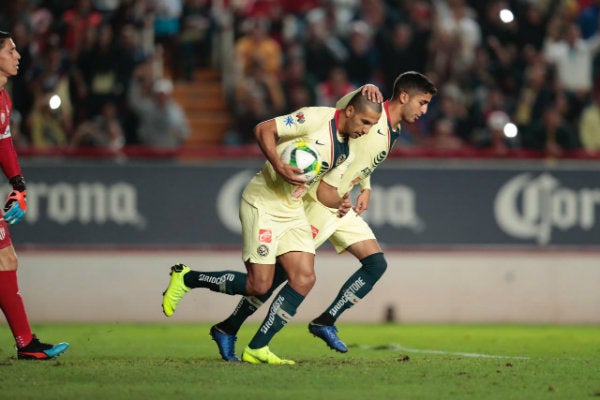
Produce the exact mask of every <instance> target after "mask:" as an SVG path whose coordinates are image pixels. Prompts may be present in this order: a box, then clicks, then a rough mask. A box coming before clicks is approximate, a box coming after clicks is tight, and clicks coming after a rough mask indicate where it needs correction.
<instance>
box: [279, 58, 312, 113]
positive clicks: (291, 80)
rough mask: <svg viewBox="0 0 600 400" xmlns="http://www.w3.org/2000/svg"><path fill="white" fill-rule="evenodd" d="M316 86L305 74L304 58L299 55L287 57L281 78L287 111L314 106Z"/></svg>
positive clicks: (310, 77) (309, 76)
mask: <svg viewBox="0 0 600 400" xmlns="http://www.w3.org/2000/svg"><path fill="white" fill-rule="evenodd" d="M316 86H317V82H316V80H315V79H314V78H313V77H312V76H311V75H309V74H307V72H306V66H305V60H304V58H302V57H301V56H299V55H291V56H288V57H287V63H286V65H285V68H284V69H283V76H282V89H283V94H284V96H285V97H286V109H287V111H290V112H291V111H294V110H297V109H299V108H301V107H304V106H308V105H312V104H315V103H316V96H317V95H316Z"/></svg>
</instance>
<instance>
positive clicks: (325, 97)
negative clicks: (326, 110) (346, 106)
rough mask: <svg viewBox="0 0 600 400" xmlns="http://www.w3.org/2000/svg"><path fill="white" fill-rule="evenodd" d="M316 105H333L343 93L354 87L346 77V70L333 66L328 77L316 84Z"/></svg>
mask: <svg viewBox="0 0 600 400" xmlns="http://www.w3.org/2000/svg"><path fill="white" fill-rule="evenodd" d="M316 89H317V105H319V106H326V107H334V106H335V102H336V101H337V99H340V98H342V97H343V96H344V94H346V93H348V92H351V91H353V90H354V89H356V85H354V84H353V83H352V82H350V80H349V79H348V74H347V73H346V70H345V69H344V68H342V67H341V66H334V67H333V68H331V71H330V72H329V78H328V79H327V80H325V81H322V82H319V83H318V84H317V88H316Z"/></svg>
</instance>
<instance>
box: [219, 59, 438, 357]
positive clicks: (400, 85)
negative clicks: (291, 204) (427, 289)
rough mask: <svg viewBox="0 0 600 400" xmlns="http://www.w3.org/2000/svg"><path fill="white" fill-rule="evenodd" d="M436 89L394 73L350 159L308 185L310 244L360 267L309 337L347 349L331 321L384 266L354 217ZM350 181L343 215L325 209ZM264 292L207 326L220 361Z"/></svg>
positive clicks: (418, 77) (413, 75)
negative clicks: (350, 197)
mask: <svg viewBox="0 0 600 400" xmlns="http://www.w3.org/2000/svg"><path fill="white" fill-rule="evenodd" d="M370 87H372V85H367V86H365V87H363V88H359V89H357V90H356V91H354V92H351V93H349V94H348V95H346V96H344V97H343V98H342V99H340V101H339V102H338V103H337V105H336V106H337V107H344V105H345V104H347V103H348V100H349V99H350V98H352V97H353V96H354V95H355V94H356V93H357V92H359V91H363V92H364V91H368V90H371V89H370ZM436 93H437V89H436V87H435V86H434V84H433V83H431V81H430V80H429V79H428V78H427V77H426V76H424V75H422V74H420V73H418V72H412V71H411V72H405V73H403V74H401V75H399V76H398V78H397V79H396V81H395V82H394V87H393V92H392V97H391V98H390V99H389V100H387V101H385V102H384V103H383V109H384V112H383V113H382V115H381V117H380V119H379V121H378V122H377V123H376V124H375V125H374V126H373V128H371V131H370V132H369V134H368V135H364V136H362V137H360V138H358V139H356V140H353V141H351V142H350V153H351V154H353V155H354V157H353V159H352V161H351V162H350V163H346V164H344V165H343V166H341V167H340V168H337V169H335V170H333V171H332V172H331V173H330V174H327V175H326V176H324V177H323V179H322V180H321V182H320V183H319V185H318V187H317V188H312V189H311V190H310V191H309V193H308V195H307V196H306V197H305V200H304V208H305V212H306V216H307V218H308V220H309V222H310V224H311V227H312V230H313V235H315V248H318V247H319V246H321V245H322V244H323V243H324V242H325V241H326V240H329V241H330V242H331V243H332V244H333V246H334V247H335V249H336V251H337V252H339V253H341V252H343V251H348V252H350V253H351V254H352V255H354V256H355V257H356V258H357V259H358V260H359V261H360V263H361V267H360V268H359V269H358V270H357V271H356V272H355V273H354V274H353V275H352V276H351V277H350V278H349V279H348V280H347V281H346V282H345V283H344V284H343V285H342V288H341V289H340V291H339V292H338V294H337V296H336V298H335V299H334V300H333V302H332V303H331V305H330V306H329V307H328V308H327V309H326V310H325V312H323V313H322V314H321V315H320V316H318V317H317V318H315V319H314V320H313V321H311V323H310V324H309V331H310V332H311V333H312V334H313V335H315V336H317V337H319V338H321V339H323V340H324V341H325V342H326V343H327V345H328V346H329V347H330V348H332V349H334V350H337V351H339V352H346V351H348V348H347V346H346V345H345V344H344V343H343V342H342V341H341V340H340V339H339V338H338V336H337V328H336V327H335V325H334V324H335V322H336V320H337V319H338V318H339V316H340V315H341V314H342V313H343V312H344V311H345V310H347V309H348V308H350V307H352V306H353V305H354V304H356V303H357V302H358V301H360V300H361V299H362V298H364V297H365V296H366V295H367V294H368V293H369V292H370V291H371V289H372V288H373V286H374V285H375V283H376V282H377V281H378V280H379V279H380V278H381V276H382V275H383V273H384V272H385V270H386V268H387V262H386V260H385V257H384V255H383V251H382V250H381V247H380V246H379V244H378V242H377V239H376V238H375V235H374V234H373V232H372V230H371V228H370V227H369V225H368V224H367V223H366V221H365V220H364V219H363V218H362V217H361V216H360V214H361V213H362V212H364V211H365V210H366V209H367V208H368V206H369V199H370V193H371V187H370V176H371V173H372V172H373V171H374V170H375V168H377V166H378V165H379V164H381V163H382V162H383V161H384V160H385V159H386V158H387V156H388V154H389V152H390V149H391V148H392V146H393V144H394V141H395V140H396V139H397V138H398V135H399V134H400V123H401V122H407V123H413V122H415V121H416V120H417V119H418V118H419V117H421V116H422V115H424V114H425V113H426V112H427V108H428V106H429V103H430V101H431V98H432V97H433V96H434V95H435V94H436ZM355 148H356V149H357V150H356V151H355ZM356 184H358V185H359V187H360V189H361V193H360V194H359V196H358V198H357V199H356V205H355V206H354V208H353V209H348V210H343V207H341V208H340V209H342V213H345V215H344V216H343V217H341V218H340V217H339V216H338V213H339V212H340V209H335V208H330V207H328V206H327V205H326V203H327V202H326V201H325V199H327V198H337V197H338V196H339V195H343V194H345V193H347V192H349V191H350V189H352V187H353V186H354V185H356ZM277 271H279V269H277ZM279 279H285V276H284V275H283V274H281V273H277V275H276V276H275V280H274V282H273V287H277V285H279V284H281V282H282V281H280V280H279ZM269 295H270V292H268V293H267V294H265V295H262V296H246V297H244V298H243V299H242V300H241V301H240V303H239V304H238V305H237V307H236V308H235V310H234V312H233V314H231V315H230V316H229V317H228V318H227V319H225V320H224V321H222V322H220V323H218V324H216V325H215V326H213V327H212V329H211V332H215V331H216V332H218V333H219V334H218V335H214V334H213V338H214V339H215V341H216V342H217V345H218V347H219V352H220V353H221V356H222V357H223V359H225V360H228V359H229V360H231V359H233V358H235V348H234V347H235V346H234V345H235V340H236V335H237V332H238V330H239V328H240V327H241V325H242V323H243V322H244V321H245V320H246V318H248V317H249V316H250V315H251V314H252V313H253V312H254V311H256V309H257V308H258V307H260V306H261V305H262V303H263V302H264V301H266V300H267V299H268V297H269Z"/></svg>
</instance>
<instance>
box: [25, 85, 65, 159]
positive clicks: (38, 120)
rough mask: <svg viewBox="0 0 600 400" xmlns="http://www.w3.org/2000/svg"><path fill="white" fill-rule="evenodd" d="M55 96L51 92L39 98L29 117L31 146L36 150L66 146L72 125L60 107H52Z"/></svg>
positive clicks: (28, 128)
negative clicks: (51, 102)
mask: <svg viewBox="0 0 600 400" xmlns="http://www.w3.org/2000/svg"><path fill="white" fill-rule="evenodd" d="M52 96H54V94H53V93H52V92H50V91H48V92H45V93H44V94H41V95H39V96H37V98H36V100H35V103H34V106H33V109H32V110H31V112H30V113H29V115H28V116H27V121H26V125H25V126H26V127H27V130H28V131H29V135H30V142H31V146H32V147H33V148H36V149H47V148H52V147H63V146H66V145H67V143H68V141H69V139H68V132H69V129H70V123H67V121H66V120H65V118H64V115H63V113H62V110H61V108H60V107H58V108H53V107H51V106H50V99H51V98H52Z"/></svg>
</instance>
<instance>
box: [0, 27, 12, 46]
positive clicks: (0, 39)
mask: <svg viewBox="0 0 600 400" xmlns="http://www.w3.org/2000/svg"><path fill="white" fill-rule="evenodd" d="M11 37H12V36H11V35H10V33H8V32H4V31H0V49H1V48H3V47H4V43H5V42H6V39H10V38H11Z"/></svg>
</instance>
